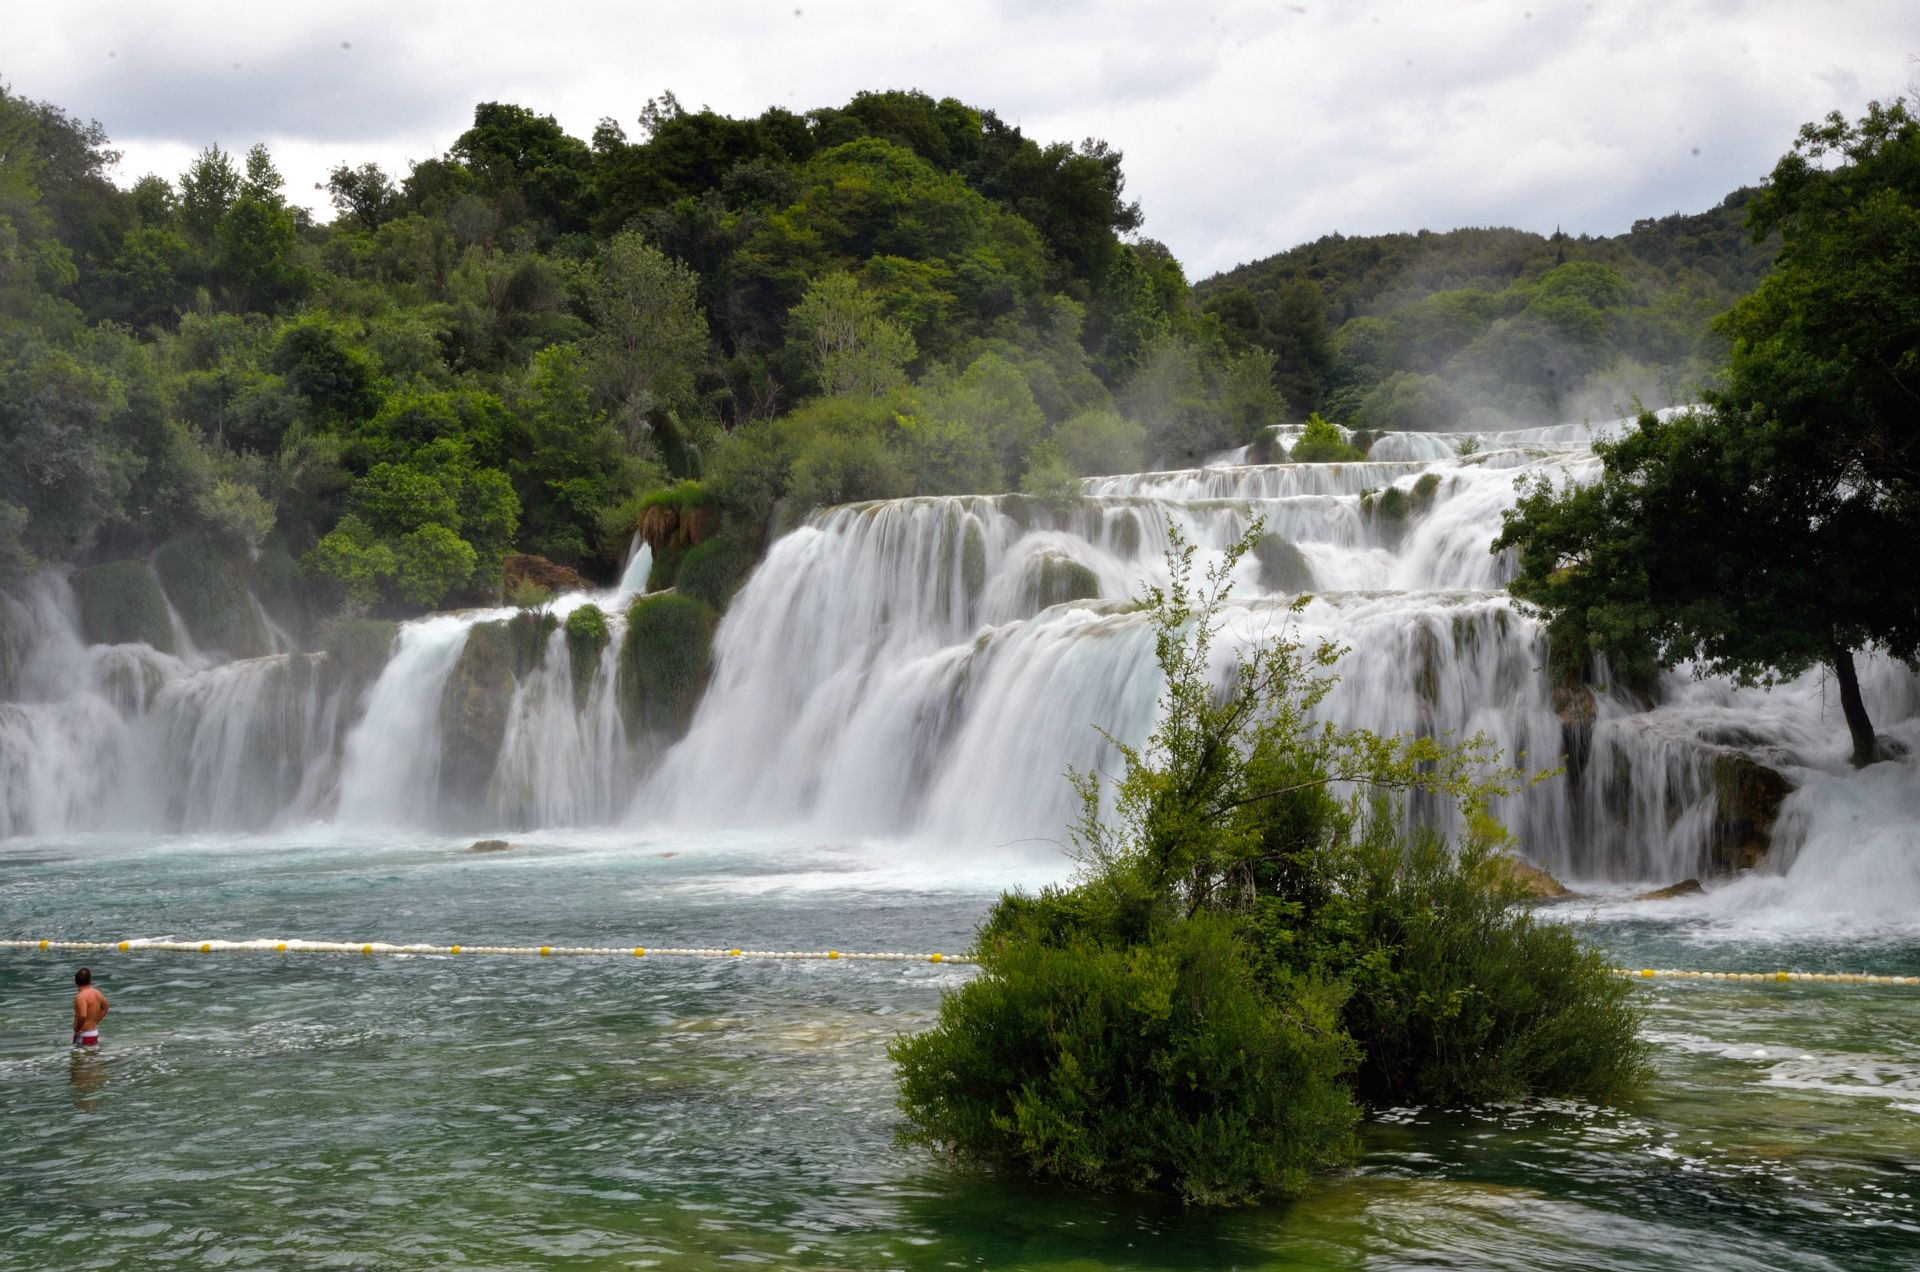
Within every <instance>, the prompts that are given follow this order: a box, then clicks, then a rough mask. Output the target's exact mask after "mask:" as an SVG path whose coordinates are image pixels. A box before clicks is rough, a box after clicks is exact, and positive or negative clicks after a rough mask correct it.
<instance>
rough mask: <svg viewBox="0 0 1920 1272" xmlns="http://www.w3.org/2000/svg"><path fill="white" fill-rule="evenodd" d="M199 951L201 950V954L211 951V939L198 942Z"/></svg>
mask: <svg viewBox="0 0 1920 1272" xmlns="http://www.w3.org/2000/svg"><path fill="white" fill-rule="evenodd" d="M200 952H201V953H202V954H211V953H213V942H212V941H202V942H201V943H200Z"/></svg>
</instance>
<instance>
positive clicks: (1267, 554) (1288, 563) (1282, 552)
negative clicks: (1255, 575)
mask: <svg viewBox="0 0 1920 1272" xmlns="http://www.w3.org/2000/svg"><path fill="white" fill-rule="evenodd" d="M1253 559H1254V560H1256V561H1258V562H1259V563H1260V586H1261V587H1263V588H1265V589H1266V590H1267V591H1269V592H1281V593H1284V594H1286V595H1289V596H1296V595H1298V594H1299V593H1301V592H1311V591H1312V590H1313V567H1312V566H1310V565H1308V564H1307V558H1306V557H1305V556H1304V555H1302V554H1301V552H1300V549H1299V548H1297V547H1295V546H1294V545H1293V544H1291V543H1288V542H1287V541H1286V540H1285V539H1283V538H1281V537H1280V536H1279V535H1277V534H1263V535H1261V536H1260V538H1259V540H1258V541H1257V542H1255V543H1254V545H1253Z"/></svg>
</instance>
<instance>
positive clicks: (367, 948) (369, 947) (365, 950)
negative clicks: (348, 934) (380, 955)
mask: <svg viewBox="0 0 1920 1272" xmlns="http://www.w3.org/2000/svg"><path fill="white" fill-rule="evenodd" d="M360 952H361V953H362V954H365V955H366V956H367V957H368V958H372V957H373V943H372V942H371V941H369V942H368V943H367V944H365V945H362V946H361V947H360Z"/></svg>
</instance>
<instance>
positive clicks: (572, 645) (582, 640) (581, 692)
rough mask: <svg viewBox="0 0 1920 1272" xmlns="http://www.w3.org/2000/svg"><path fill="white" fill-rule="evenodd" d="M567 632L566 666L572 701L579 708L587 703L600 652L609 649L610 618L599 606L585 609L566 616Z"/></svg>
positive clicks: (584, 607)
mask: <svg viewBox="0 0 1920 1272" xmlns="http://www.w3.org/2000/svg"><path fill="white" fill-rule="evenodd" d="M565 630H566V633H567V666H568V670H570V671H571V672H572V673H573V701H574V705H575V706H576V707H578V706H581V705H583V704H584V703H585V701H586V696H587V690H588V688H589V687H591V686H592V684H593V673H594V671H595V670H596V669H597V668H598V667H599V665H600V651H601V650H603V649H605V648H606V647H607V616H606V614H604V613H603V612H601V609H600V607H599V606H598V605H591V604H589V605H582V606H581V607H580V608H579V609H577V610H575V611H573V613H571V614H569V615H567V622H566V628H565Z"/></svg>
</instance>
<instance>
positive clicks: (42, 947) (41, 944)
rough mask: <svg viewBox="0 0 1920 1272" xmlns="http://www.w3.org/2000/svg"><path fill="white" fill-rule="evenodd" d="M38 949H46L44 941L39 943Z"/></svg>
mask: <svg viewBox="0 0 1920 1272" xmlns="http://www.w3.org/2000/svg"><path fill="white" fill-rule="evenodd" d="M40 948H41V949H43V950H44V949H46V948H47V943H46V942H45V941H41V942H40Z"/></svg>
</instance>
